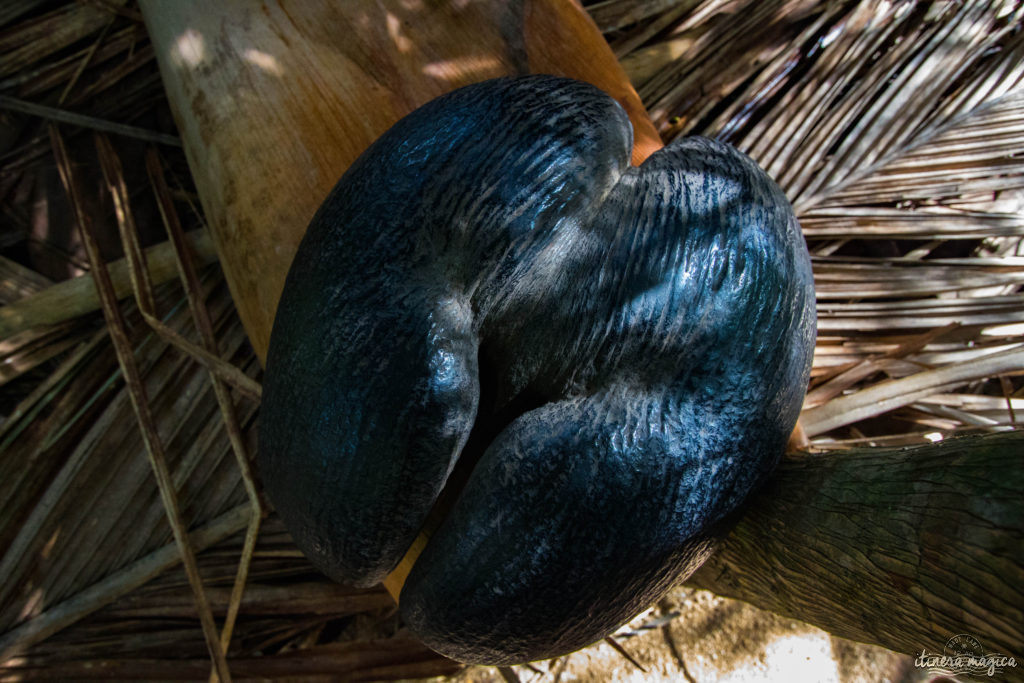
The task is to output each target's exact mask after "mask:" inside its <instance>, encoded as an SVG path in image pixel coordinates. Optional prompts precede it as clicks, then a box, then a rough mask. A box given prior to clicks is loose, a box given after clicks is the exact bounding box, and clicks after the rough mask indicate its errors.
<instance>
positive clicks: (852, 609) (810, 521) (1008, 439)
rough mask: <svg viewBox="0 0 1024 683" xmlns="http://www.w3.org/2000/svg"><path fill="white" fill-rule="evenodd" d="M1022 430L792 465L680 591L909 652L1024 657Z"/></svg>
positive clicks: (782, 470) (805, 459)
mask: <svg viewBox="0 0 1024 683" xmlns="http://www.w3.org/2000/svg"><path fill="white" fill-rule="evenodd" d="M1022 453H1024V433H1021V432H1012V433H1008V434H993V435H988V436H980V437H967V438H959V439H952V440H949V441H945V442H942V443H937V444H934V445H929V446H922V447H918V448H913V449H907V448H865V449H859V450H855V451H848V452H843V453H831V454H828V455H818V456H804V457H799V458H789V459H787V460H786V461H785V463H784V464H783V466H782V467H781V468H780V471H779V473H778V474H777V476H775V477H774V478H773V480H772V481H771V483H770V484H769V485H768V486H767V487H766V488H765V489H764V490H762V491H761V492H760V494H758V495H757V496H756V497H755V499H754V500H753V502H752V504H751V506H750V507H749V509H748V510H747V512H746V513H745V514H744V516H743V518H742V520H741V521H740V522H739V523H738V524H737V526H736V527H735V529H734V530H733V531H732V533H731V535H730V536H729V537H728V539H727V540H726V541H725V542H724V543H723V545H722V546H721V548H720V549H719V551H718V552H717V553H716V554H715V555H714V556H713V557H712V558H711V560H709V561H708V562H707V563H706V564H705V565H704V566H703V567H701V569H700V570H699V571H698V572H697V573H696V574H695V575H694V576H692V577H691V578H690V579H689V583H690V584H691V585H694V586H698V587H700V588H705V589H707V590H710V591H713V592H715V593H718V594H720V595H725V596H728V597H732V598H738V599H740V600H745V601H747V602H749V603H751V604H753V605H756V606H757V607H760V608H762V609H767V610H771V611H773V612H777V613H779V614H782V615H785V616H788V617H793V618H796V619H800V620H802V621H806V622H809V623H811V624H814V625H815V626H819V627H821V628H823V629H825V630H826V631H828V632H830V633H833V634H835V635H838V636H842V637H844V638H849V639H851V640H856V641H861V642H866V643H874V644H878V645H882V646H884V647H887V648H889V649H892V650H896V651H899V652H905V653H909V654H915V655H918V654H920V653H921V651H922V650H928V651H930V652H935V651H938V652H940V653H941V652H942V646H943V644H944V643H945V642H946V641H947V640H948V639H949V638H950V637H952V636H954V635H957V634H959V633H968V634H970V635H972V636H974V637H975V638H976V639H978V641H980V642H981V644H982V645H983V646H984V647H985V648H986V651H987V652H993V651H995V652H1001V653H1003V654H1007V655H1012V656H1017V657H1019V656H1021V655H1022V654H1024V592H1022V589H1024V468H1022V467H1021V454H1022Z"/></svg>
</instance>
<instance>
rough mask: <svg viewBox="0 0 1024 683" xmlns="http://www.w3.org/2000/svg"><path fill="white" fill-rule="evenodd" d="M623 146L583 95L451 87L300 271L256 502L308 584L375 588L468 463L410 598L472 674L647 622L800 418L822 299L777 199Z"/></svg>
mask: <svg viewBox="0 0 1024 683" xmlns="http://www.w3.org/2000/svg"><path fill="white" fill-rule="evenodd" d="M631 147H632V129H631V126H630V124H629V120H628V118H627V117H626V114H625V112H624V111H623V110H622V109H621V107H620V106H619V105H618V104H617V103H616V102H615V101H614V100H612V99H611V98H610V97H608V96H607V95H605V94H604V93H603V92H601V91H600V90H598V89H596V88H594V87H593V86H590V85H587V84H585V83H581V82H577V81H572V80H567V79H563V78H555V77H551V76H530V77H524V78H518V79H499V80H493V81H487V82H484V83H479V84H476V85H471V86H468V87H465V88H462V89H460V90H457V91H455V92H452V93H450V94H448V95H445V96H443V97H440V98H438V99H436V100H434V101H432V102H430V103H428V104H427V105H425V106H423V107H421V108H420V109H418V110H416V111H415V112H413V113H412V114H410V115H409V116H407V117H405V118H404V119H402V120H401V121H399V122H398V123H397V124H395V126H394V127H393V128H391V130H389V131H388V132H387V133H386V134H384V135H383V136H382V137H381V138H380V139H379V140H378V141H377V142H375V143H374V144H373V145H372V146H371V147H370V148H369V149H368V150H367V151H366V152H365V153H364V154H363V155H362V156H361V157H360V158H359V159H358V160H357V161H356V162H355V163H354V164H353V165H352V167H351V168H350V169H349V170H348V172H347V173H345V175H344V176H343V177H342V178H341V180H340V181H339V182H338V184H337V186H336V187H335V188H334V190H333V191H332V192H331V194H330V196H329V197H328V198H327V200H326V201H325V202H324V204H323V206H321V208H320V210H319V211H318V212H317V214H316V216H315V217H314V219H313V221H312V223H311V224H310V227H309V230H308V232H307V233H306V235H305V238H304V239H303V241H302V244H301V245H300V247H299V251H298V254H297V255H296V257H295V261H294V263H293V265H292V267H291V271H290V272H289V274H288V278H287V282H286V284H285V288H284V293H283V295H282V297H281V302H280V305H279V308H278V312H277V318H276V321H275V323H274V329H273V335H272V337H271V342H270V351H269V354H268V358H267V371H266V379H265V385H264V398H263V408H262V414H261V428H260V444H259V458H260V460H259V462H260V468H261V471H262V476H263V482H264V485H265V487H266V489H267V492H268V494H269V495H270V498H271V500H272V501H273V503H274V505H275V506H276V507H277V509H278V511H279V512H280V515H281V517H282V519H283V520H284V522H285V524H286V525H287V527H288V529H289V530H290V531H291V533H292V534H293V536H294V537H295V540H296V542H297V543H298V545H299V547H300V548H301V549H302V550H303V552H304V553H305V554H306V555H307V556H308V557H309V559H310V560H312V561H313V563H314V564H315V565H316V566H317V567H319V568H320V569H321V570H322V571H323V572H324V573H326V574H327V575H328V576H330V577H332V578H334V579H336V580H338V581H341V582H345V583H349V584H353V585H361V586H366V585H371V584H374V583H377V582H379V581H380V580H381V579H383V578H384V577H385V575H386V574H388V572H390V571H391V570H392V569H394V568H395V566H396V564H397V563H398V561H399V559H400V558H401V557H402V555H403V554H404V553H405V552H406V550H407V549H408V548H409V546H410V544H411V543H412V541H413V539H414V538H415V537H416V535H417V531H418V530H419V529H420V527H421V526H422V525H423V523H424V520H425V518H426V517H427V513H428V511H430V510H431V508H432V506H434V504H435V502H436V501H437V498H438V496H439V494H440V492H441V489H442V487H444V486H445V483H446V481H447V480H448V479H449V475H450V474H451V473H452V470H453V468H454V466H455V462H456V460H457V459H459V458H460V457H462V458H463V459H466V460H474V461H475V466H474V467H473V468H472V471H471V473H469V474H468V475H467V480H466V481H465V485H464V486H463V487H462V489H461V491H460V492H458V493H457V495H456V494H452V495H453V496H454V503H453V506H452V507H451V509H450V510H449V511H448V513H447V516H446V517H445V518H444V520H443V522H442V523H441V524H440V526H439V528H437V530H436V531H435V533H434V534H433V536H432V537H431V538H430V540H429V542H428V544H427V546H426V549H425V550H424V551H423V553H422V555H421V556H420V557H419V559H418V560H417V561H416V563H415V565H414V567H413V569H412V572H411V574H410V575H409V578H408V580H407V582H406V584H405V586H404V588H403V590H402V593H401V599H400V606H401V612H402V615H403V616H404V618H405V620H406V622H407V623H408V625H409V626H410V627H411V628H412V630H413V631H414V632H415V633H416V634H417V635H418V636H419V637H420V638H422V639H423V641H424V642H425V643H427V644H428V645H429V646H430V647H432V648H434V649H435V650H437V651H438V652H441V653H443V654H445V655H448V656H450V657H453V658H455V659H458V660H461V661H465V662H473V663H488V664H509V663H516V662H524V661H528V660H533V659H540V658H545V657H552V656H556V655H561V654H564V653H566V652H569V651H572V650H575V649H578V648H580V647H583V646H585V645H587V644H589V643H591V642H593V641H595V640H597V639H600V638H601V637H603V636H605V635H606V634H608V633H609V632H611V631H612V630H613V629H614V628H615V627H617V626H618V625H619V624H621V623H623V622H624V621H626V620H628V619H629V618H630V617H632V616H633V615H635V614H636V613H637V612H638V611H640V610H641V609H643V608H644V607H646V606H648V605H649V604H650V603H652V602H654V601H655V600H657V599H658V598H659V597H661V596H662V595H663V594H664V593H665V592H666V591H667V590H668V589H669V588H670V587H671V586H672V585H673V584H674V583H676V582H677V581H679V580H681V579H682V578H683V577H684V576H686V575H687V574H688V573H690V572H692V571H693V570H695V569H696V568H697V567H698V566H699V565H700V564H701V562H702V561H703V560H704V559H705V558H706V557H707V556H708V554H709V553H710V552H711V551H712V549H713V544H714V541H715V539H716V538H717V537H719V536H720V535H721V533H722V532H723V526H724V522H725V521H726V520H727V519H728V518H730V517H731V515H732V513H733V512H734V511H736V510H737V508H738V507H739V506H740V505H741V504H742V503H743V501H744V499H745V498H746V497H747V496H748V494H749V493H750V492H751V490H752V489H754V488H755V487H756V486H757V485H758V483H759V482H761V481H762V480H763V479H764V478H765V477H766V475H767V474H768V473H769V472H770V471H771V470H772V468H773V467H774V466H775V465H776V463H777V461H778V459H779V457H780V455H781V453H782V452H783V449H784V446H785V443H786V439H787V437H788V435H789V433H790V431H791V430H792V428H793V426H794V423H795V421H796V418H797V414H798V412H799V409H800V405H801V401H802V398H803V394H804V388H805V386H806V382H807V377H808V372H809V368H810V360H811V354H812V350H813V346H814V330H815V315H814V292H813V283H812V279H811V271H810V264H809V259H808V255H807V251H806V247H805V246H804V243H803V239H802V237H801V233H800V229H799V225H798V224H797V221H796V219H795V218H794V216H793V213H792V210H791V208H790V206H789V203H788V202H787V201H786V198H785V196H784V195H783V194H782V192H781V191H780V190H779V188H778V187H777V186H776V185H775V183H773V182H772V181H771V179H769V178H768V176H767V175H766V174H765V173H764V172H763V171H762V170H761V169H760V168H758V167H757V165H756V164H755V163H754V162H753V161H751V160H750V159H749V158H747V157H746V156H744V155H743V154H741V153H739V152H737V151H736V150H735V149H733V148H731V147H729V146H727V145H725V144H722V143H719V142H715V141H712V140H707V139H703V138H687V139H683V140H680V141H678V142H674V143H672V144H670V145H668V146H667V147H665V148H664V149H662V150H660V151H658V152H656V153H654V154H653V155H652V156H651V157H650V158H649V159H648V160H647V161H646V162H645V163H644V164H643V165H642V166H640V167H632V166H630V164H629V158H630V149H631ZM471 433H472V436H471ZM460 464H461V463H460ZM446 495H448V492H447V491H446Z"/></svg>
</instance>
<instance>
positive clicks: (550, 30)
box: [140, 0, 661, 359]
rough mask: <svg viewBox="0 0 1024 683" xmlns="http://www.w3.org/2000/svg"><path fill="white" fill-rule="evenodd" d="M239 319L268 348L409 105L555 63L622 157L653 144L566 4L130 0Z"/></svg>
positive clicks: (595, 34) (581, 17)
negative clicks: (302, 256) (340, 195)
mask: <svg viewBox="0 0 1024 683" xmlns="http://www.w3.org/2000/svg"><path fill="white" fill-rule="evenodd" d="M140 5H141V8H142V12H143V15H144V17H145V19H146V25H147V28H148V30H149V32H150V35H151V36H152V40H153V43H154V45H155V47H156V50H157V58H158V61H159V64H160V70H161V74H162V76H163V80H164V84H165V87H166V89H167V93H168V96H169V99H170V102H171V106H172V108H173V111H174V115H175V117H176V120H177V123H178V126H179V128H180V130H181V134H182V141H183V143H184V146H185V151H186V153H187V155H188V159H189V163H190V166H191V168H192V172H193V175H194V177H195V180H196V184H197V186H198V189H199V194H200V198H201V200H202V204H203V208H204V210H205V213H206V216H207V218H208V220H209V221H210V230H211V232H212V234H213V237H214V242H215V245H216V248H217V251H218V253H219V255H220V259H221V263H222V265H223V268H224V272H225V275H226V277H227V280H228V283H229V286H230V287H231V291H232V294H233V296H234V299H235V302H236V305H237V307H238V310H239V314H240V316H241V319H242V323H243V325H244V326H245V329H246V331H247V333H248V335H249V338H250V339H251V341H252V343H253V346H254V348H255V350H256V353H257V355H258V356H259V357H260V358H261V359H263V358H264V357H265V354H266V349H267V345H268V342H269V337H270V330H271V326H272V323H273V319H274V312H275V309H276V306H277V301H278V297H279V295H280V292H281V289H282V287H283V284H284V277H285V275H286V273H287V270H288V267H289V265H290V263H291V260H292V256H293V254H294V252H295V250H296V248H297V246H298V243H299V240H300V239H301V237H302V235H303V233H304V232H305V229H306V225H307V223H308V222H309V219H310V218H311V217H312V215H313V213H314V212H315V210H316V208H317V207H318V206H319V204H320V202H321V201H322V200H323V198H324V197H325V196H326V194H327V192H328V191H329V190H330V188H331V187H332V186H333V185H334V183H335V182H336V181H337V179H338V178H339V177H340V176H341V174H342V173H343V172H344V170H345V169H346V168H347V167H348V165H349V164H350V163H351V162H352V161H353V160H354V159H355V158H356V157H357V156H358V155H359V154H360V153H361V152H362V151H363V150H364V149H365V148H366V147H367V146H368V145H369V144H370V143H371V142H372V141H373V140H375V139H376V138H377V137H378V136H379V135H380V134H381V133H383V132H384V131H385V130H387V129H388V128H389V127H390V126H391V125H392V124H393V123H394V122H395V121H397V120H398V119H399V118H401V117H402V116H404V115H405V114H407V113H408V112H410V111H412V110H413V109H415V108H416V107H418V106H419V105H421V104H423V103H425V102H427V101H429V100H431V99H433V98H434V97H437V96H438V95H441V94H443V93H445V92H448V91H450V90H453V89H455V88H457V87H460V86H463V85H467V84H469V83H473V82H476V81H481V80H485V79H488V78H494V77H498V76H503V75H518V74H526V73H551V74H556V75H562V76H568V77H572V78H579V79H581V80H586V81H589V82H591V83H593V84H594V85H597V86H598V87H600V88H602V89H603V90H605V91H606V92H608V93H610V94H611V95H612V96H613V97H615V98H616V99H618V100H619V101H620V103H622V104H623V106H624V107H625V108H626V110H627V112H628V113H629V114H630V117H631V120H632V122H633V126H634V129H635V137H636V146H635V151H634V163H639V161H641V160H642V159H643V158H645V157H646V156H647V155H648V154H650V153H651V152H653V151H654V150H655V149H657V148H658V147H660V146H661V143H660V140H659V138H658V135H657V132H656V131H655V129H654V126H653V124H652V123H651V122H650V119H649V118H648V117H647V115H646V112H645V110H644V108H643V105H642V104H641V102H640V100H639V98H638V97H637V95H636V93H635V92H634V90H633V88H632V86H631V85H630V84H629V80H628V79H627V77H626V75H625V73H624V72H623V70H622V68H621V67H620V66H619V64H618V62H617V61H616V59H615V56H614V55H613V53H612V52H611V50H610V48H609V47H608V45H607V43H606V42H605V40H604V38H603V37H602V36H601V34H600V32H599V31H598V29H597V27H596V26H595V25H594V23H593V22H592V21H591V19H590V18H589V16H587V14H586V13H585V12H584V11H583V10H582V8H581V7H579V6H578V5H577V4H575V3H573V2H571V1H570V0H514V1H512V2H506V0H471V1H469V2H451V3H427V2H416V1H414V0H405V1H399V0H385V1H382V2H368V1H367V2H361V1H360V2H355V1H347V2H329V1H327V0H317V1H315V2H307V1H300V0H282V1H280V2H251V1H249V0H223V1H221V2H215V3H212V2H201V1H200V0H175V2H163V1H161V0H142V2H141V3H140Z"/></svg>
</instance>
